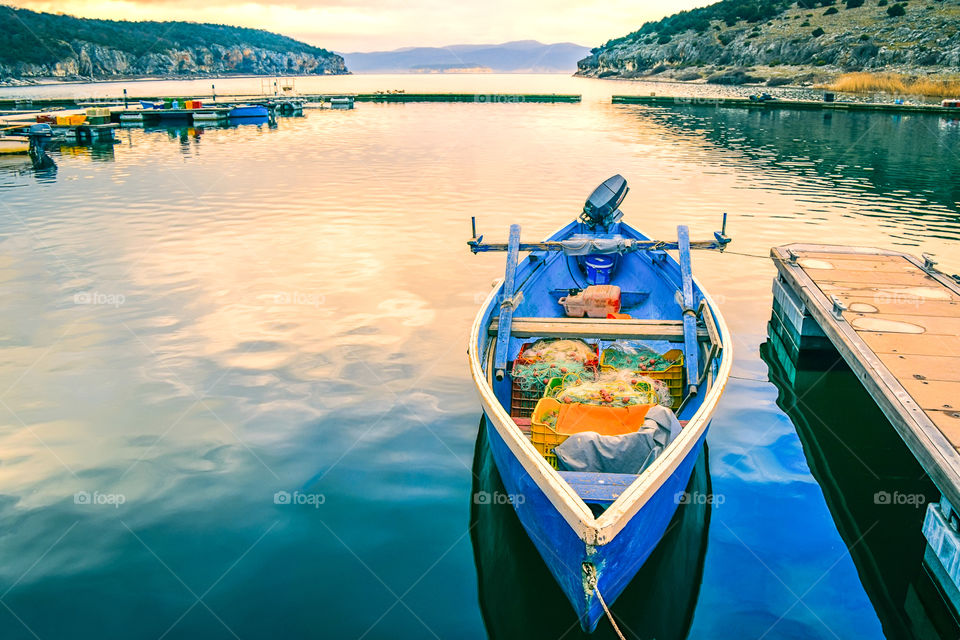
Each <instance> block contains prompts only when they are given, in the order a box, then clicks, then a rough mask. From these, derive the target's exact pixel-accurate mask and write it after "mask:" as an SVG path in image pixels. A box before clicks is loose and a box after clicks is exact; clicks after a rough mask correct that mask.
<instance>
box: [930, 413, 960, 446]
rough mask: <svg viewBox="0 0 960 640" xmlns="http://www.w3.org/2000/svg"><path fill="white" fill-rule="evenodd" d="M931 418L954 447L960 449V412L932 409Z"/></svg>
mask: <svg viewBox="0 0 960 640" xmlns="http://www.w3.org/2000/svg"><path fill="white" fill-rule="evenodd" d="M928 415H929V416H930V419H931V420H933V423H934V424H935V425H937V428H938V429H940V431H942V432H943V434H944V435H945V436H947V439H949V440H950V443H951V444H953V446H954V447H957V448H958V449H960V412H957V411H930V412H929V414H928Z"/></svg>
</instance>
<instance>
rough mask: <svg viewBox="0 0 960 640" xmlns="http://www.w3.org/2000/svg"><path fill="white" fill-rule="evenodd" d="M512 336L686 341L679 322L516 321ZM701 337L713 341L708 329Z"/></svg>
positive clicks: (492, 329) (495, 324) (492, 331)
mask: <svg viewBox="0 0 960 640" xmlns="http://www.w3.org/2000/svg"><path fill="white" fill-rule="evenodd" d="M498 326H499V323H498V321H497V319H496V318H494V320H493V322H491V323H490V328H489V334H490V335H497V327H498ZM510 333H511V335H513V336H514V337H517V338H534V337H550V338H599V339H601V340H624V339H626V340H668V341H670V342H683V323H682V322H681V321H679V320H635V319H628V320H606V319H601V318H514V319H513V324H512V325H511V331H510ZM697 337H698V338H699V339H700V340H701V341H705V342H706V341H709V340H710V336H709V333H708V332H707V330H706V329H704V328H700V329H699V330H698V331H697Z"/></svg>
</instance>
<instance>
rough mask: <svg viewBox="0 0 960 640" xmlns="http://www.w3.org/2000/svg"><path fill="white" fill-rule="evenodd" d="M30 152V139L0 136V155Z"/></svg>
mask: <svg viewBox="0 0 960 640" xmlns="http://www.w3.org/2000/svg"><path fill="white" fill-rule="evenodd" d="M21 153H30V140H29V139H27V138H18V137H13V136H3V137H0V155H12V154H21Z"/></svg>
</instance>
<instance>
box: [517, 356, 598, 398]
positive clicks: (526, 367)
mask: <svg viewBox="0 0 960 640" xmlns="http://www.w3.org/2000/svg"><path fill="white" fill-rule="evenodd" d="M586 373H587V368H586V367H585V366H584V365H583V364H582V363H580V362H532V363H530V364H523V363H517V364H515V365H514V366H513V374H512V375H513V379H514V380H516V381H517V383H518V384H519V385H520V388H521V389H523V390H524V391H535V392H539V393H542V392H543V390H544V389H545V388H546V386H547V384H548V383H549V382H550V381H551V380H553V379H554V378H563V377H565V376H567V375H573V376H579V375H584V374H586Z"/></svg>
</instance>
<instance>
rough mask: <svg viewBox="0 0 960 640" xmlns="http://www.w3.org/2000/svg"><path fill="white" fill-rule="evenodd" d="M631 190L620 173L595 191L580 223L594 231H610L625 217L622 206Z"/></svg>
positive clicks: (589, 199)
mask: <svg viewBox="0 0 960 640" xmlns="http://www.w3.org/2000/svg"><path fill="white" fill-rule="evenodd" d="M629 190H630V188H629V187H628V186H627V180H626V179H625V178H624V177H623V176H622V175H620V174H619V173H618V174H617V175H615V176H613V177H612V178H608V179H607V180H606V181H605V182H604V183H603V184H601V185H600V186H599V187H597V188H596V189H594V191H593V193H591V194H590V197H589V198H587V202H586V203H585V204H584V205H583V213H581V214H580V221H581V222H583V223H584V224H585V225H587V227H588V228H590V229H592V230H599V229H603V230H606V229H608V228H609V227H610V226H611V225H613V224H615V223H616V222H618V221H619V220H620V218H622V217H623V213H622V212H621V211H620V209H619V207H620V204H621V203H622V202H623V199H624V198H626V197H627V192H628V191H629Z"/></svg>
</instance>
